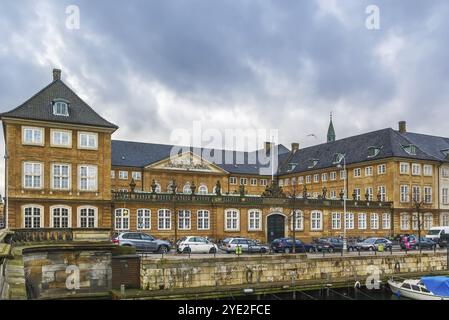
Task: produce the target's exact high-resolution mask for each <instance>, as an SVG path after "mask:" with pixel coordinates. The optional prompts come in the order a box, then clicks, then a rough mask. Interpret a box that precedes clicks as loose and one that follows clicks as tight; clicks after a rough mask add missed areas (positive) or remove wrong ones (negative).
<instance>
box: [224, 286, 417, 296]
mask: <svg viewBox="0 0 449 320" xmlns="http://www.w3.org/2000/svg"><path fill="white" fill-rule="evenodd" d="M228 299H235V300H241V299H251V300H259V299H260V300H408V299H407V298H404V297H398V296H396V295H395V294H393V293H392V292H391V290H390V289H389V287H388V285H383V286H382V287H381V288H380V289H377V290H374V289H373V290H369V289H367V288H365V287H363V288H360V289H354V288H352V287H348V288H339V289H333V288H323V289H320V290H312V291H296V292H279V293H270V294H264V295H247V296H243V297H229V298H228Z"/></svg>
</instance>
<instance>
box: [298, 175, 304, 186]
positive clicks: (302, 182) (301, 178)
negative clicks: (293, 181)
mask: <svg viewBox="0 0 449 320" xmlns="http://www.w3.org/2000/svg"><path fill="white" fill-rule="evenodd" d="M298 184H304V177H303V176H300V177H298Z"/></svg>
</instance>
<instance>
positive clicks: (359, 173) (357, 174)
mask: <svg viewBox="0 0 449 320" xmlns="http://www.w3.org/2000/svg"><path fill="white" fill-rule="evenodd" d="M361 176H362V169H360V168H355V169H354V178H359V177H361Z"/></svg>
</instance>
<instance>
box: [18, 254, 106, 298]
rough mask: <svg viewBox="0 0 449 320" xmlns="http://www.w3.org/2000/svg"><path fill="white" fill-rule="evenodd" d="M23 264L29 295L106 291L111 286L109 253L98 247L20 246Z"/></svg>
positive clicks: (56, 295) (44, 296)
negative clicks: (25, 247) (21, 247)
mask: <svg viewBox="0 0 449 320" xmlns="http://www.w3.org/2000/svg"><path fill="white" fill-rule="evenodd" d="M22 255H23V258H22V259H23V266H24V274H25V279H26V283H27V286H28V287H27V291H28V294H29V295H30V291H31V298H34V299H35V298H40V299H42V298H52V297H64V296H70V295H75V294H77V295H79V294H95V293H100V292H108V291H109V290H111V286H112V268H111V258H112V253H111V249H110V248H107V247H105V248H102V247H101V246H98V247H96V248H95V247H85V248H83V247H82V246H76V247H73V248H71V247H67V248H64V247H61V246H58V247H54V248H50V247H45V246H44V247H40V248H29V249H24V250H23V252H22Z"/></svg>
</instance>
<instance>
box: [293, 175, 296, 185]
mask: <svg viewBox="0 0 449 320" xmlns="http://www.w3.org/2000/svg"><path fill="white" fill-rule="evenodd" d="M295 184H296V178H295V177H293V178H292V186H294V185H295Z"/></svg>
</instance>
